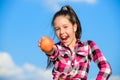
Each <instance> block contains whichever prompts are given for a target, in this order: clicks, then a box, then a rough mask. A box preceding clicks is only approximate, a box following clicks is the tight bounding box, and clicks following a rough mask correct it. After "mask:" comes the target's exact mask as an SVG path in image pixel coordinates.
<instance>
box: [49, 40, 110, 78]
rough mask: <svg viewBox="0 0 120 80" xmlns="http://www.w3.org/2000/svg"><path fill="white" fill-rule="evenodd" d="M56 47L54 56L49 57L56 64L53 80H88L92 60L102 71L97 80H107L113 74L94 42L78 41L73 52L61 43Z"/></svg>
mask: <svg viewBox="0 0 120 80" xmlns="http://www.w3.org/2000/svg"><path fill="white" fill-rule="evenodd" d="M56 47H57V49H56V50H55V51H54V52H53V55H51V56H48V57H49V58H50V60H51V61H52V62H53V64H54V68H53V71H52V74H53V80H58V79H59V78H63V79H64V80H87V75H88V72H89V68H90V62H91V60H93V61H94V62H95V63H96V64H97V65H98V68H99V69H100V71H99V73H98V76H97V78H96V80H107V79H108V78H109V76H110V75H111V73H112V70H111V67H110V65H109V63H108V62H107V61H106V59H105V57H104V56H103V54H102V53H101V51H100V49H99V48H98V47H97V45H96V44H95V43H94V42H93V41H90V40H89V41H86V42H83V43H82V42H80V40H79V39H78V41H77V43H76V45H75V47H74V51H73V52H72V51H71V50H70V48H68V47H66V46H65V45H64V44H62V43H61V42H60V43H57V44H56Z"/></svg>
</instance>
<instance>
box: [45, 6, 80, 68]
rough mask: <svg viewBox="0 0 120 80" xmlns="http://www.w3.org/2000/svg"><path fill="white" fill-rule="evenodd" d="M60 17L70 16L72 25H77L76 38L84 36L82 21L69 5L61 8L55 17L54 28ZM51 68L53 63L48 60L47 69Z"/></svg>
mask: <svg viewBox="0 0 120 80" xmlns="http://www.w3.org/2000/svg"><path fill="white" fill-rule="evenodd" d="M58 16H65V17H66V16H68V20H69V21H70V22H71V23H72V25H74V24H77V31H76V33H75V37H76V38H77V39H80V38H81V34H82V28H81V24H80V21H79V19H78V17H77V15H76V13H75V11H74V10H73V9H72V8H71V7H70V6H69V5H66V6H63V7H62V8H61V10H59V11H58V12H56V14H55V15H54V16H53V19H52V26H54V20H55V19H56V17H58ZM50 66H51V61H50V60H49V58H48V61H47V68H49V67H50Z"/></svg>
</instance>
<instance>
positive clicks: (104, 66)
mask: <svg viewBox="0 0 120 80" xmlns="http://www.w3.org/2000/svg"><path fill="white" fill-rule="evenodd" d="M88 44H89V46H90V47H89V51H90V57H91V59H92V60H93V61H94V62H95V63H96V64H97V65H98V68H99V73H98V75H97V78H96V80H108V78H109V76H110V75H111V74H112V69H111V66H110V64H109V63H108V62H107V60H106V58H105V57H104V55H103V54H102V52H101V51H100V49H99V48H98V46H97V45H96V44H95V43H94V42H93V41H88Z"/></svg>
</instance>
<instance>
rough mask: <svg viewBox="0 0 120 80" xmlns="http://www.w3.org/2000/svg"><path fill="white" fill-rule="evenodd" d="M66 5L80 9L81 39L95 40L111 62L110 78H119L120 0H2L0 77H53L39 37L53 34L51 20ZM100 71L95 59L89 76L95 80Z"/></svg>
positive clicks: (36, 78)
mask: <svg viewBox="0 0 120 80" xmlns="http://www.w3.org/2000/svg"><path fill="white" fill-rule="evenodd" d="M63 5H70V6H71V7H73V9H74V10H75V12H76V13H77V15H78V17H79V19H80V21H81V25H82V29H83V32H82V38H81V40H82V41H85V40H93V41H95V42H96V44H97V45H98V46H99V48H100V50H101V51H102V52H103V54H104V55H105V57H106V58H107V60H108V62H109V63H110V64H111V66H112V70H113V74H112V77H111V80H119V79H120V70H119V68H120V64H119V61H120V54H119V50H120V47H119V45H120V42H119V41H120V35H119V34H120V32H119V30H120V22H119V21H120V1H119V0H59V1H57V0H51V1H50V0H0V79H3V78H9V79H10V78H11V80H12V79H13V78H14V79H15V76H17V77H16V79H17V80H18V79H20V80H21V79H23V80H40V79H41V77H42V78H43V79H44V80H49V79H50V78H51V76H48V74H50V73H51V72H49V71H48V72H47V71H45V67H46V60H47V57H46V56H45V55H44V54H43V52H42V51H40V49H39V47H38V40H39V39H40V38H41V37H42V36H49V37H51V38H53V36H54V31H53V29H52V26H51V20H52V17H53V15H54V13H55V12H56V11H57V10H59V9H60V7H61V6H63ZM54 41H55V42H57V41H58V40H57V38H54ZM6 66H7V67H6ZM8 70H9V72H8ZM97 72H98V68H97V66H96V64H94V63H93V62H92V63H91V68H90V74H89V79H90V80H92V79H93V80H94V78H95V76H96V74H97ZM33 74H34V75H33ZM31 75H32V76H31ZM46 75H47V78H46Z"/></svg>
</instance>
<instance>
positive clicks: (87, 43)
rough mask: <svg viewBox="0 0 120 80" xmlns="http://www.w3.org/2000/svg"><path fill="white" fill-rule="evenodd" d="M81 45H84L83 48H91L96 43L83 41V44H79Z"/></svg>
mask: <svg viewBox="0 0 120 80" xmlns="http://www.w3.org/2000/svg"><path fill="white" fill-rule="evenodd" d="M81 43H82V45H84V46H86V45H87V46H90V47H92V46H94V45H96V43H95V42H94V41H93V40H86V41H83V42H81Z"/></svg>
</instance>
